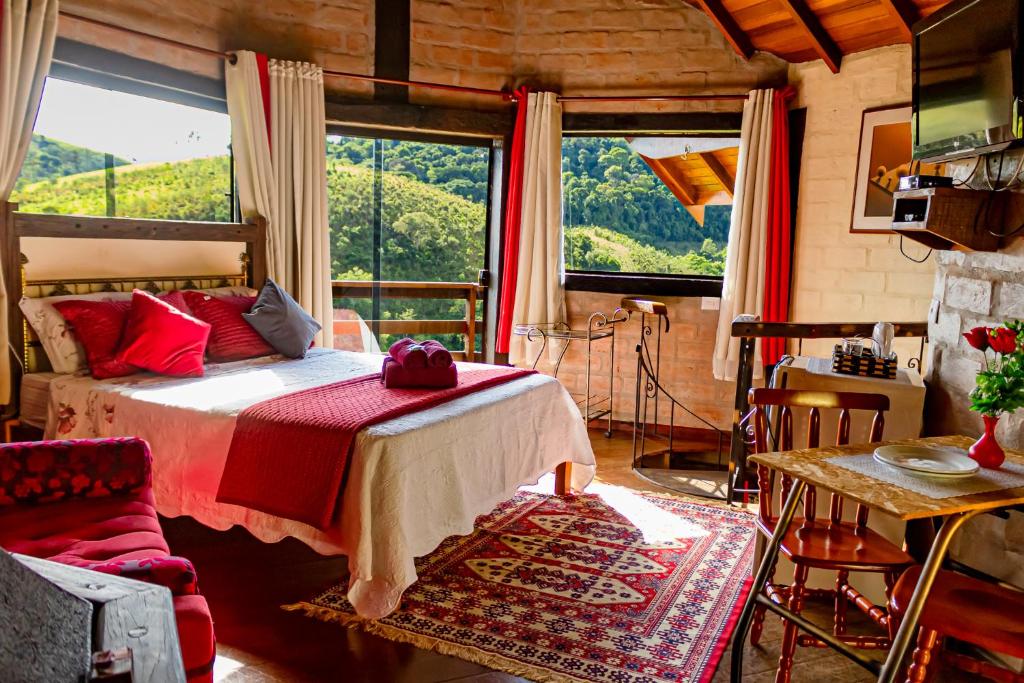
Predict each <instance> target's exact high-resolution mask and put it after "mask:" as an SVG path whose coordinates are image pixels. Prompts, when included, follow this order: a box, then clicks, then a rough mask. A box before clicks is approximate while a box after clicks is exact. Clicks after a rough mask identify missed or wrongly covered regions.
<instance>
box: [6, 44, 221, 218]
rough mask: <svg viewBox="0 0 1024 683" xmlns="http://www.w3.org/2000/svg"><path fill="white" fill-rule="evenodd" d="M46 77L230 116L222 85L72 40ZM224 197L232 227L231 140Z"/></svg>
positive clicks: (57, 50) (59, 47)
mask: <svg viewBox="0 0 1024 683" xmlns="http://www.w3.org/2000/svg"><path fill="white" fill-rule="evenodd" d="M46 76H47V78H51V77H52V78H55V79H57V80H61V81H69V82H72V83H77V84H79V85H85V86H88V87H92V88H99V89H102V90H113V91H116V92H121V93H124V94H127V95H135V96H137V97H145V98H148V99H151V100H160V101H163V102H170V103H172V104H180V105H183V106H187V107H195V108H196V109H205V110H207V111H212V112H216V113H219V114H225V115H226V114H227V113H228V106H227V91H226V89H225V85H224V83H223V82H222V81H218V80H214V79H212V78H206V77H203V76H199V75H197V74H194V73H190V72H188V71H182V70H180V69H174V68H172V67H168V66H164V65H163V64H158V63H156V62H151V61H148V60H145V59H139V58H138V57H131V56H129V55H125V54H122V53H119V52H113V51H111V50H105V49H103V48H99V47H95V46H93V45H88V44H86V43H79V42H77V41H74V40H69V39H67V38H62V37H58V38H57V40H56V43H55V44H54V50H53V60H52V61H51V63H50V71H49V72H48V73H47V75H46ZM19 173H20V171H19ZM224 196H225V198H226V199H227V201H228V204H229V215H230V217H231V221H230V222H237V221H238V220H239V218H240V216H241V212H240V208H239V205H238V188H237V186H236V179H235V152H234V149H233V148H232V145H231V141H230V140H229V141H228V192H226V193H225V195H224ZM115 198H116V195H115ZM121 217H122V218H140V217H139V216H121Z"/></svg>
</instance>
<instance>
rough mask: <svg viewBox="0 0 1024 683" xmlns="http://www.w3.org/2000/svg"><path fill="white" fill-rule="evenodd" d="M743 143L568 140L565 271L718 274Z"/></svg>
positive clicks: (565, 143)
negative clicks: (738, 153) (739, 145)
mask: <svg viewBox="0 0 1024 683" xmlns="http://www.w3.org/2000/svg"><path fill="white" fill-rule="evenodd" d="M737 152H738V140H735V139H731V138H677V137H637V138H622V137H566V138H564V139H563V141H562V171H563V193H564V216H563V220H564V226H565V242H564V248H565V267H566V270H568V271H577V272H584V273H586V272H591V273H592V272H618V273H642V274H656V275H669V276H672V275H691V276H692V275H700V276H721V275H722V272H723V271H724V268H725V249H726V243H727V241H728V236H729V220H730V216H731V213H732V192H733V182H734V181H733V178H734V176H735V173H736V157H737Z"/></svg>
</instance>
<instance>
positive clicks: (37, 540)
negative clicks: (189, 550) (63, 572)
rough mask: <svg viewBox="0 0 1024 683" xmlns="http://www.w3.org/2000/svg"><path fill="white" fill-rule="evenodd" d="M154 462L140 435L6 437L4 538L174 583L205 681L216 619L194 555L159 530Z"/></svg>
mask: <svg viewBox="0 0 1024 683" xmlns="http://www.w3.org/2000/svg"><path fill="white" fill-rule="evenodd" d="M150 467H151V456H150V452H149V446H148V445H147V444H146V442H145V441H142V440H141V439H133V438H117V439H83V440H77V441H38V442H28V443H11V444H0V547H3V548H5V549H7V550H9V551H10V552H14V553H21V554H23V555H31V556H33V557H41V558H45V559H48V560H52V561H54V562H61V563H64V564H69V565H73V566H76V567H84V568H86V569H92V570H95V571H99V572H105V573H108V574H118V575H121V576H127V577H129V578H134V579H138V580H140V581H148V582H150V583H156V584H159V585H162V586H166V587H167V588H169V589H170V590H171V593H172V595H173V596H174V611H175V618H176V621H177V624H178V638H179V640H180V642H181V651H182V659H183V660H184V664H185V671H186V675H187V677H188V680H189V681H190V682H191V683H205V682H208V681H212V680H213V660H214V657H215V655H216V643H215V640H214V634H213V620H212V618H211V617H210V609H209V606H208V605H207V604H206V599H205V598H204V597H203V596H201V595H200V594H199V591H198V589H197V587H196V574H195V570H194V569H193V567H192V563H191V562H189V561H188V560H186V559H184V558H180V557H173V556H171V555H170V550H169V549H168V547H167V542H166V541H165V540H164V537H163V533H162V532H161V531H160V523H159V520H158V519H157V515H156V508H155V507H154V500H153V490H152V485H151V470H150Z"/></svg>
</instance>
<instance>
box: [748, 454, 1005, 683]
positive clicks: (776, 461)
mask: <svg viewBox="0 0 1024 683" xmlns="http://www.w3.org/2000/svg"><path fill="white" fill-rule="evenodd" d="M973 442H974V439H971V438H968V437H966V436H939V437H930V438H925V439H904V440H898V441H887V442H882V443H879V444H870V445H865V444H861V445H853V446H834V447H827V448H812V449H804V450H793V451H783V452H778V453H760V454H755V455H751V456H750V458H749V459H750V460H751V461H753V462H755V463H758V464H761V465H766V466H768V467H769V468H771V469H773V470H775V471H776V472H778V473H781V474H784V475H786V474H788V475H790V476H792V477H793V479H794V481H793V488H792V489H791V490H790V493H789V497H788V498H786V502H785V504H784V505H783V507H782V511H781V513H780V515H779V519H778V522H777V524H776V526H775V533H774V534H773V535H772V538H771V541H770V542H769V543H768V545H767V547H766V548H765V552H764V556H763V557H762V558H761V564H760V565H759V566H758V569H757V574H756V576H755V578H754V583H753V586H752V588H751V590H750V594H749V595H748V596H747V599H746V602H745V603H744V605H743V611H742V612H741V613H740V618H739V622H738V623H737V625H736V632H735V633H734V634H733V639H732V669H731V672H730V680H731V681H734V682H737V683H738V682H739V681H740V680H741V679H742V676H743V645H744V643H745V642H746V639H747V632H748V631H749V630H750V624H751V620H752V617H753V614H754V608H755V607H756V606H757V605H761V606H763V607H765V608H766V609H768V610H770V611H772V612H774V613H776V614H778V615H779V616H782V617H784V618H785V619H789V620H790V621H792V622H794V623H795V624H796V625H797V626H798V627H800V628H801V629H802V630H804V631H806V632H807V633H810V634H811V635H812V636H814V637H815V638H818V639H819V640H821V641H823V642H824V643H826V644H827V645H828V646H829V647H831V648H832V649H834V650H837V651H839V652H840V653H841V654H843V655H845V656H846V657H848V658H849V659H851V660H853V661H854V662H856V663H857V664H859V665H860V666H862V667H864V668H865V669H867V670H868V671H871V672H872V673H875V674H877V675H878V680H879V681H880V682H882V683H894V681H896V678H897V676H898V675H899V673H900V665H901V663H902V662H903V659H904V657H905V656H906V654H907V651H908V650H909V649H910V646H911V644H912V642H913V641H914V639H915V636H916V630H917V623H918V620H919V619H920V617H921V612H922V610H923V609H924V604H925V601H926V600H927V599H928V593H929V591H930V590H931V587H932V584H933V583H934V582H935V577H936V575H937V574H938V572H939V569H940V568H941V566H942V563H943V560H944V559H945V557H946V553H947V551H948V550H949V544H950V542H951V541H952V540H953V537H954V536H955V535H956V533H957V532H958V531H959V530H960V529H961V527H963V525H964V522H966V521H967V520H969V519H971V518H972V517H975V516H977V515H979V514H982V513H984V512H992V511H995V510H999V509H1002V508H1007V507H1011V506H1014V505H1019V504H1021V503H1024V486H1021V487H1017V488H1008V489H1003V490H998V491H989V492H987V493H969V494H964V495H955V496H951V497H947V498H932V497H930V496H927V495H924V494H923V493H918V492H916V491H913V490H910V489H907V488H904V487H901V486H898V485H896V484H892V483H889V482H886V481H882V480H879V479H876V478H874V477H870V476H868V475H866V474H861V473H859V472H855V471H853V470H851V469H848V468H846V467H843V466H841V465H837V464H835V463H833V462H829V460H830V459H832V458H835V457H836V456H843V455H863V454H865V453H871V452H873V451H874V449H875V448H876V447H877V446H880V445H917V446H927V445H936V446H953V447H956V448H965V449H966V448H968V447H969V446H970V445H971V444H972V443H973ZM1005 450H1006V462H1007V463H1016V464H1017V465H1024V452H1021V451H1015V450H1012V449H1009V448H1007V449H1005ZM808 484H809V485H812V486H815V487H817V488H818V489H822V490H825V491H834V492H835V493H838V494H839V495H841V496H843V497H844V498H845V499H847V500H849V501H851V502H855V503H863V504H864V505H867V506H868V507H870V508H872V509H876V510H879V511H881V512H884V513H886V514H889V515H892V516H893V517H896V518H898V519H901V520H904V521H911V520H922V519H929V518H936V517H941V518H944V521H943V523H942V528H941V529H940V530H939V532H938V534H937V535H936V536H935V539H934V540H933V542H932V545H931V548H930V550H929V552H928V558H927V560H925V562H924V566H923V567H922V569H921V575H920V577H919V578H918V582H917V586H916V588H915V589H914V594H913V597H912V598H911V600H910V603H909V604H908V605H907V609H906V612H905V613H904V615H903V621H902V622H901V623H900V627H899V630H898V631H897V633H896V637H895V638H894V639H893V643H892V647H891V648H890V649H889V654H888V656H887V657H886V659H885V662H884V663H881V664H880V663H879V662H877V661H875V660H873V659H871V658H869V657H866V656H865V655H864V654H863V653H862V652H860V651H858V650H856V649H855V648H853V647H851V646H849V645H847V644H846V643H843V642H841V641H839V640H838V639H836V638H835V636H833V635H832V633H831V631H828V630H826V629H823V628H822V627H820V626H818V625H816V624H814V623H812V622H810V621H808V620H807V619H805V618H803V617H802V616H799V615H796V614H793V613H792V612H790V611H789V610H788V609H786V608H785V607H783V606H782V605H777V604H775V603H774V602H772V601H771V600H770V599H768V598H767V597H766V596H765V595H764V594H763V592H762V590H761V587H762V586H764V584H765V582H766V581H767V580H768V575H769V573H770V571H771V567H772V565H773V564H774V563H775V560H776V559H777V558H778V555H779V544H780V543H781V541H782V538H783V537H784V536H785V534H786V532H787V530H788V529H789V526H790V524H791V523H792V521H793V518H794V516H795V515H796V511H797V507H798V505H799V502H800V498H801V496H802V495H803V492H804V490H805V489H806V488H807V486H808Z"/></svg>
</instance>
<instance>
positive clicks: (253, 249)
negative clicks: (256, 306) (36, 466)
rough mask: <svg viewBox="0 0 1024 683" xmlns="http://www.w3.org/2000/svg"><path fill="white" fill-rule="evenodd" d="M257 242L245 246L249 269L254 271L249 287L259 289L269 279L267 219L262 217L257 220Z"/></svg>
mask: <svg viewBox="0 0 1024 683" xmlns="http://www.w3.org/2000/svg"><path fill="white" fill-rule="evenodd" d="M256 230H257V234H256V241H255V242H249V243H247V244H246V245H245V251H246V253H248V254H249V264H250V265H249V267H250V268H251V269H252V271H251V273H252V275H251V277H252V281H251V282H250V283H249V286H250V287H252V288H253V289H259V288H260V287H262V286H263V283H264V282H265V281H266V279H267V219H266V218H263V217H262V216H258V217H257V218H256Z"/></svg>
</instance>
